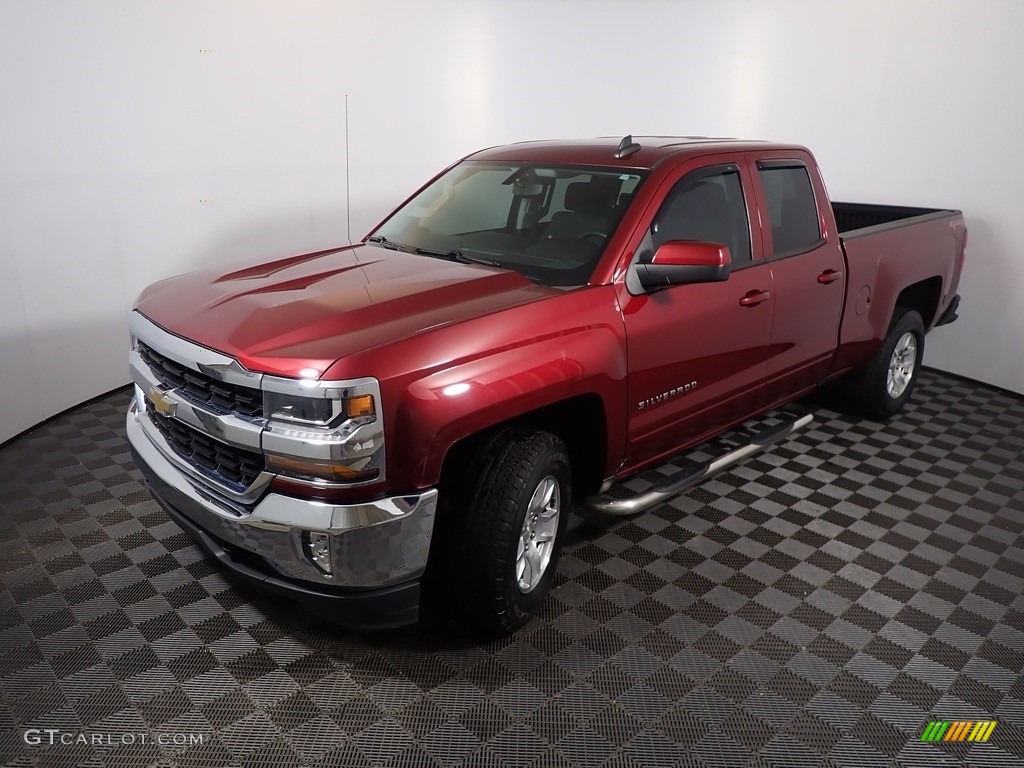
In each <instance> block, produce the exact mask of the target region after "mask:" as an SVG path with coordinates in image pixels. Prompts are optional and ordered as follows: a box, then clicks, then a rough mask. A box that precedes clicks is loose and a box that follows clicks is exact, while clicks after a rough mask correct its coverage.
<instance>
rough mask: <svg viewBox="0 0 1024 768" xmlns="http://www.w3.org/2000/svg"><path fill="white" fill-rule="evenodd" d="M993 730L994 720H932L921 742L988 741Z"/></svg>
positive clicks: (994, 727) (926, 727) (994, 726)
mask: <svg viewBox="0 0 1024 768" xmlns="http://www.w3.org/2000/svg"><path fill="white" fill-rule="evenodd" d="M995 729H996V721H995V720H954V721H952V722H951V721H949V720H932V721H931V722H930V723H928V725H927V726H925V729H924V733H922V734H921V741H988V739H989V737H990V736H991V735H992V731H994V730H995Z"/></svg>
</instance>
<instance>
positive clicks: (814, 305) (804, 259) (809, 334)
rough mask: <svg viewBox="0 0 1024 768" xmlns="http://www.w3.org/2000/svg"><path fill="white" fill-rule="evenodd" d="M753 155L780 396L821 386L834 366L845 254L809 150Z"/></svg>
mask: <svg viewBox="0 0 1024 768" xmlns="http://www.w3.org/2000/svg"><path fill="white" fill-rule="evenodd" d="M749 157H750V158H751V160H752V163H751V166H750V171H751V176H752V177H754V178H755V179H756V187H755V188H756V193H757V195H758V197H759V199H760V202H761V206H760V207H761V210H762V212H763V214H764V215H765V218H766V221H764V224H763V231H764V245H765V254H766V258H767V261H768V264H769V265H770V268H771V272H772V279H773V283H774V286H775V294H774V295H775V307H774V315H773V319H772V329H771V349H772V355H771V356H770V357H769V358H768V360H767V367H768V370H767V394H768V399H769V401H770V402H776V401H778V400H783V399H787V398H790V397H792V396H793V395H794V394H796V393H797V392H801V391H804V390H807V389H809V388H812V387H814V386H816V385H817V384H818V382H820V381H821V380H822V379H823V378H824V377H825V376H826V375H827V374H828V372H829V370H830V368H831V366H832V359H833V357H834V355H835V351H836V347H837V345H838V338H839V322H840V320H841V317H842V313H843V301H844V293H845V286H846V279H845V278H846V276H845V275H844V269H845V262H844V259H843V254H842V251H841V249H840V245H839V238H838V237H837V236H836V235H835V233H829V231H828V225H827V218H826V217H825V212H824V211H823V210H822V207H823V206H827V204H828V203H827V201H828V197H827V195H826V194H825V188H824V185H823V184H822V183H821V179H820V177H819V176H818V173H817V169H816V166H815V164H814V162H813V160H812V158H811V157H810V155H808V154H807V153H805V152H800V151H798V150H782V151H780V150H776V151H772V152H765V153H752V154H751V155H750V156H749Z"/></svg>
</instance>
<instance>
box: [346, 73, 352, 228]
mask: <svg viewBox="0 0 1024 768" xmlns="http://www.w3.org/2000/svg"><path fill="white" fill-rule="evenodd" d="M345 232H346V235H347V237H348V244H349V245H352V195H351V194H350V193H349V173H348V94H347V93H346V94H345Z"/></svg>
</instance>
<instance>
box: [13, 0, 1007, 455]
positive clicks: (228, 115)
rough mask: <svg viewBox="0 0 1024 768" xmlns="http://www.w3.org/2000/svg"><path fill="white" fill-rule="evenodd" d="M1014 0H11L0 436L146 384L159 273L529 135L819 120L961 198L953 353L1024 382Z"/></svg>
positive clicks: (308, 226) (982, 370) (338, 239)
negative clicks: (132, 350)
mask: <svg viewBox="0 0 1024 768" xmlns="http://www.w3.org/2000/svg"><path fill="white" fill-rule="evenodd" d="M1022 26H1024V3H1019V2H1016V1H1015V0H978V1H976V2H973V3H963V2H958V1H956V0H900V1H899V2H891V0H861V2H856V3H854V2H828V3H822V2H819V1H817V0H806V1H804V0H774V1H773V2H763V0H751V1H750V2H747V1H745V0H692V1H690V2H685V1H676V2H670V1H668V0H663V1H661V2H659V1H658V0H648V1H647V2H640V1H637V0H632V1H631V2H625V0H621V1H619V2H612V1H611V0H578V1H576V0H561V1H559V0H520V1H519V2H511V0H505V1H499V0H491V1H490V2H488V1H487V0H473V1H472V2H470V1H469V0H467V1H466V2H454V1H448V2H445V1H443V0H437V1H435V2H432V3H415V2H408V3H402V2H396V1H394V0H392V1H391V2H386V1H381V0H378V2H326V1H325V2H312V1H311V0H304V1H301V2H289V3H285V2H254V1H253V0H244V1H243V0H238V1H231V0H185V1H184V2H170V1H169V0H168V1H167V2H160V1H158V0H150V1H149V2H144V3H140V2H137V0H122V1H121V2H114V1H112V0H90V1H89V2H84V1H83V2H75V3H70V2H54V1H53V0H50V1H47V0H0V105H2V109H3V119H0V270H2V272H0V440H3V439H6V438H8V437H10V436H12V435H15V434H17V433H18V432H20V431H22V430H24V429H26V428H28V427H29V426H31V425H33V424H35V423H37V422H39V421H40V420H42V419H44V418H46V417H48V416H50V415H52V414H54V413H57V412H59V411H61V410H63V409H65V408H67V407H70V406H72V405H74V404H76V403H79V402H81V401H83V400H85V399H87V398H89V397H92V396H94V395H96V394H98V393H101V392H104V391H106V390H109V389H111V388H113V387H116V386H118V385H120V384H122V383H126V382H127V380H128V378H127V373H126V370H125V347H126V342H127V334H126V331H125V327H124V320H125V314H126V312H127V309H128V307H129V305H130V303H131V301H132V299H133V298H134V296H135V295H136V294H137V293H138V292H139V291H140V290H141V289H142V288H143V287H144V286H145V285H146V284H147V283H149V282H151V281H153V280H156V279H158V278H161V277H164V276H168V275H172V274H176V273H180V272H184V271H187V270H191V269H196V268H199V267H202V266H205V265H209V264H220V263H225V262H231V261H237V260H240V259H263V258H268V257H273V256H280V255H284V254H288V253H293V252H301V251H306V250H313V249H317V248H324V247H328V246H331V245H336V244H340V243H343V242H345V241H346V239H347V237H348V225H347V217H346V159H345V95H346V94H347V95H348V97H349V109H350V116H349V128H350V138H351V140H350V163H349V167H348V171H349V175H350V178H349V183H350V185H351V195H352V200H351V208H350V216H351V231H352V237H353V238H358V237H361V236H362V235H363V234H364V233H365V231H366V230H367V229H368V228H369V227H370V226H371V225H372V224H373V223H374V222H375V221H376V220H377V219H378V218H379V217H380V216H381V215H383V214H384V213H385V212H386V211H387V210H388V209H389V207H390V206H391V205H392V204H393V203H394V202H396V201H398V200H400V199H401V198H402V197H403V196H404V195H406V194H407V193H408V192H410V191H411V190H412V189H413V188H414V187H415V186H417V185H418V184H419V183H420V182H422V181H423V180H424V179H425V178H427V177H428V176H429V175H431V174H432V173H434V172H436V171H437V170H438V169H440V168H441V167H443V166H444V165H446V164H447V163H449V162H450V161H451V160H453V159H454V158H456V157H458V156H460V155H462V154H465V153H467V152H470V151H472V150H474V149H476V148H479V147H481V146H486V145H492V144H498V143H503V142H508V141H517V140H522V139H529V138H545V137H579V136H594V135H609V134H613V135H618V134H624V133H628V132H632V133H638V134H640V133H645V132H648V133H684V134H685V133H689V134H708V135H724V136H744V137H752V138H768V139H777V140H784V141H797V142H802V143H805V144H807V145H809V146H810V147H811V148H812V149H814V150H815V152H816V153H817V155H818V158H819V160H820V162H821V164H822V166H823V170H824V173H825V175H826V179H827V181H828V184H829V187H830V190H831V192H832V194H833V196H835V197H836V198H841V199H848V200H863V201H874V202H884V203H895V204H913V205H926V206H956V207H961V208H963V209H964V210H965V211H966V213H967V215H968V223H969V227H970V249H969V257H968V270H967V273H966V276H965V278H964V281H963V283H962V288H961V293H962V294H963V296H964V308H963V312H962V320H961V321H960V322H959V323H957V324H955V325H953V326H951V327H948V328H943V329H940V330H938V331H937V332H936V333H935V334H934V335H933V336H932V337H930V338H929V347H928V357H927V362H928V363H930V364H931V365H934V366H938V367H940V368H944V369H946V370H950V371H954V372H957V373H962V374H965V375H968V376H971V377H973V378H977V379H981V380H983V381H987V382H991V383H993V384H996V385H999V386H1002V387H1005V388H1008V389H1011V390H1014V391H1017V392H1024V355H1022V354H1021V352H1020V345H1021V341H1020V340H1021V339H1024V312H1022V311H1021V309H1020V305H1019V304H1017V303H1016V298H1017V296H1018V295H1019V294H1020V292H1021V291H1022V290H1024V258H1022V257H1021V254H1020V252H1019V248H1018V246H1017V243H1019V242H1020V241H1021V238H1022V236H1024V224H1022V223H1021V221H1022V220H1021V217H1020V215H1019V213H1018V210H1017V208H1018V206H1019V204H1020V201H1021V200H1022V199H1024V195H1022V194H1021V193H1022V192H1024V189H1022V187H1024V183H1022V179H1024V152H1021V151H1020V150H1019V149H1018V146H1017V144H1018V140H1017V135H1016V134H1017V133H1018V132H1019V127H1020V125H1021V124H1022V118H1024V106H1022V105H1024V100H1022V99H1021V98H1019V96H1018V93H1019V90H1020V89H1019V83H1020V81H1021V80H1020V78H1021V76H1022V75H1024V53H1022V52H1021V45H1020V42H1019V40H1018V31H1019V30H1020V29H1021V28H1022Z"/></svg>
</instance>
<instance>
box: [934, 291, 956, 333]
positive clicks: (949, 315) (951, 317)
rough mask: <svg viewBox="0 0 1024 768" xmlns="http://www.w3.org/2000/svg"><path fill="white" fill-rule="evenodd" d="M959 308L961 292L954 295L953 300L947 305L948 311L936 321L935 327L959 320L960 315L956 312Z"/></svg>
mask: <svg viewBox="0 0 1024 768" xmlns="http://www.w3.org/2000/svg"><path fill="white" fill-rule="evenodd" d="M958 309H960V294H959V293H958V294H957V295H956V296H954V297H953V300H952V301H951V302H949V306H948V307H946V311H945V312H943V313H942V317H940V318H939V319H938V320H937V321H936V323H935V327H936V328H938V327H939V326H940V325H949V324H950V323H952V322H954V321H955V320H957V319H958V318H959V317H960V316H959V315H958V314H957V313H956V311H957V310H958Z"/></svg>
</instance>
